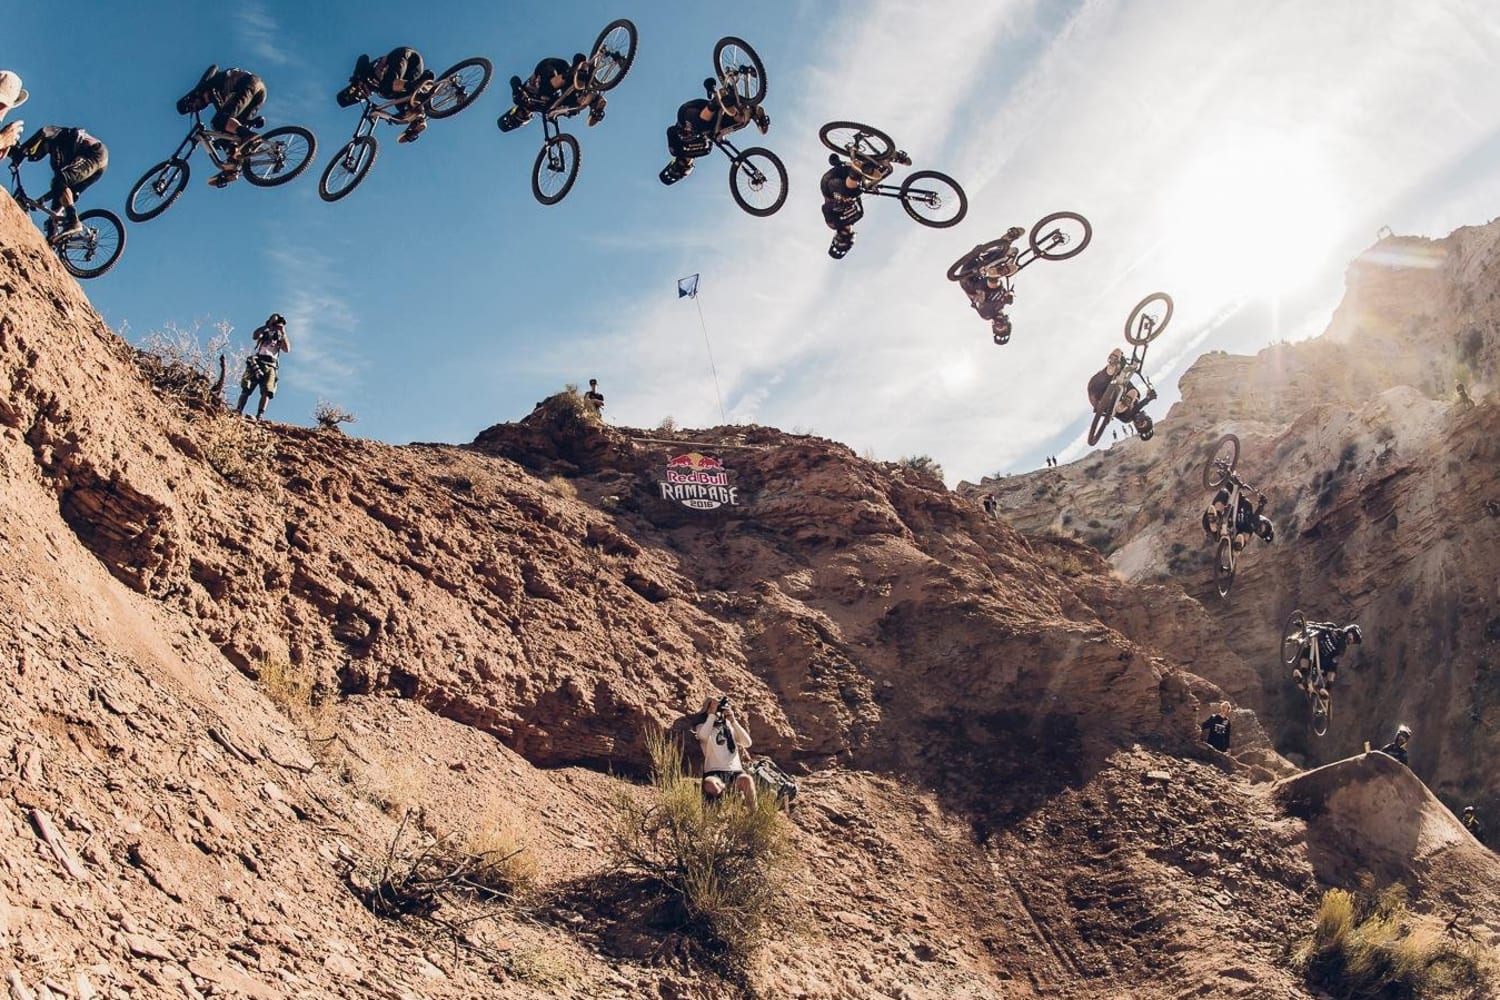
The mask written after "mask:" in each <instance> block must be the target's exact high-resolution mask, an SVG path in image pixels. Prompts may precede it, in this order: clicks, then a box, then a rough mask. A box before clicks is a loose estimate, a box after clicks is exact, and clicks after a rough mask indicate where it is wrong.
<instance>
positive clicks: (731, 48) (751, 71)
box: [714, 35, 766, 104]
mask: <svg viewBox="0 0 1500 1000" xmlns="http://www.w3.org/2000/svg"><path fill="white" fill-rule="evenodd" d="M714 72H715V73H717V74H718V77H719V82H720V83H722V84H723V85H724V86H726V87H728V88H730V89H731V90H733V91H734V92H735V94H736V95H737V96H738V97H739V99H740V102H741V103H742V104H759V103H760V102H761V101H763V100H765V97H766V64H765V63H763V62H761V61H760V56H758V55H756V52H755V50H754V49H752V48H751V47H750V43H749V42H747V41H745V40H744V39H743V38H735V37H734V36H733V35H728V36H726V37H724V38H721V39H719V41H718V42H717V44H715V45H714Z"/></svg>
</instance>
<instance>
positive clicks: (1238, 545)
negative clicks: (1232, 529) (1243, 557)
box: [1230, 535, 1245, 552]
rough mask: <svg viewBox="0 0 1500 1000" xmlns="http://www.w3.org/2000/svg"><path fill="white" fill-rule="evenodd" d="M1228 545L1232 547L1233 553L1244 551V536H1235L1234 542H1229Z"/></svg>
mask: <svg viewBox="0 0 1500 1000" xmlns="http://www.w3.org/2000/svg"><path fill="white" fill-rule="evenodd" d="M1230 544H1231V545H1232V546H1233V547H1234V551H1236V552H1243V551H1244V549H1245V536H1244V535H1235V536H1234V541H1233V542H1231V543H1230Z"/></svg>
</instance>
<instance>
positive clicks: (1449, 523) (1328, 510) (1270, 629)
mask: <svg viewBox="0 0 1500 1000" xmlns="http://www.w3.org/2000/svg"><path fill="white" fill-rule="evenodd" d="M1497 244H1500V225H1497V224H1491V225H1489V226H1485V227H1479V228H1473V229H1463V230H1459V231H1458V232H1456V233H1454V234H1453V235H1452V236H1450V237H1448V238H1447V239H1444V240H1437V241H1428V240H1417V239H1405V238H1395V239H1387V240H1384V241H1382V242H1381V243H1379V244H1377V245H1376V246H1374V247H1372V248H1371V249H1370V250H1369V251H1368V252H1366V253H1365V254H1364V255H1363V256H1362V257H1361V258H1360V259H1359V260H1357V261H1356V262H1355V263H1354V264H1353V265H1352V266H1351V267H1350V269H1349V272H1348V290H1347V294H1346V297H1345V299H1344V302H1343V304H1342V305H1341V306H1340V307H1339V309H1338V311H1337V313H1336V314H1335V316H1334V318H1333V321H1332V323H1331V324H1330V326H1329V329H1328V332H1327V333H1326V334H1324V335H1323V336H1322V337H1319V338H1317V339H1314V340H1311V341H1308V342H1305V343H1299V344H1293V345H1279V346H1276V347H1272V348H1268V349H1266V350H1264V351H1262V352H1261V353H1260V354H1258V355H1257V356H1255V357H1254V358H1244V357H1229V356H1227V355H1224V354H1211V355H1207V356H1205V357H1203V358H1200V359H1199V360H1198V361H1197V362H1196V363H1195V364H1194V365H1193V366H1192V368H1191V369H1190V370H1189V371H1188V372H1187V373H1185V374H1184V375H1183V378H1182V394H1183V398H1182V401H1181V402H1180V403H1178V404H1177V405H1176V406H1174V407H1173V409H1172V411H1171V413H1170V414H1169V415H1168V417H1167V418H1166V419H1165V420H1163V421H1161V422H1160V424H1159V430H1158V433H1157V436H1156V437H1155V438H1154V439H1153V440H1152V441H1149V442H1142V441H1139V440H1137V439H1130V440H1127V441H1124V442H1122V443H1120V444H1118V445H1116V446H1114V447H1113V448H1111V449H1109V450H1108V451H1105V452H1096V453H1092V454H1090V455H1088V456H1086V457H1085V458H1082V459H1080V460H1078V461H1076V462H1073V463H1071V464H1069V465H1067V466H1064V467H1061V468H1057V469H1047V470H1044V471H1040V472H1036V473H1032V474H1029V475H1026V476H1016V477H1011V478H1008V479H1004V480H1001V481H998V482H991V483H986V484H984V488H985V489H986V490H989V491H990V492H993V493H994V494H995V495H996V497H997V498H998V500H999V503H1000V505H1001V508H1002V511H1003V516H1004V517H1005V519H1007V520H1008V521H1010V522H1011V523H1012V524H1014V525H1016V526H1017V527H1019V528H1021V529H1022V530H1023V532H1026V533H1037V532H1049V531H1054V532H1062V533H1064V534H1069V535H1074V534H1076V535H1079V536H1081V537H1082V538H1084V539H1086V540H1087V541H1089V542H1090V543H1091V544H1093V545H1095V546H1097V547H1098V548H1100V549H1101V550H1102V551H1104V552H1105V553H1107V554H1108V555H1109V558H1110V560H1111V562H1112V563H1113V564H1114V566H1115V567H1116V569H1117V570H1118V571H1119V572H1120V573H1122V574H1123V575H1124V576H1125V577H1126V578H1127V579H1129V580H1131V581H1137V582H1150V583H1152V584H1155V585H1159V586H1162V587H1166V588H1168V589H1170V590H1173V591H1176V592H1179V593H1181V594H1182V595H1184V596H1185V597H1187V598H1189V599H1191V601H1192V602H1193V603H1196V604H1197V605H1198V606H1199V607H1200V608H1201V609H1202V612H1201V616H1206V618H1207V620H1208V621H1209V622H1211V623H1212V624H1213V631H1216V632H1217V633H1218V638H1217V639H1213V638H1209V637H1207V636H1204V637H1200V638H1196V639H1195V638H1194V637H1193V636H1192V635H1188V634H1181V633H1180V632H1179V634H1178V636H1177V637H1176V638H1175V639H1174V641H1173V642H1172V643H1171V645H1173V646H1176V645H1177V644H1178V643H1179V642H1180V643H1182V644H1184V645H1186V646H1188V647H1189V648H1196V649H1199V650H1207V649H1212V650H1214V652H1213V653H1212V654H1210V655H1209V656H1207V657H1202V656H1197V655H1192V654H1190V653H1189V652H1188V651H1187V650H1179V651H1177V652H1176V655H1177V656H1178V657H1179V658H1181V659H1182V660H1183V661H1184V662H1187V663H1190V664H1191V666H1192V669H1193V670H1195V671H1196V672H1197V673H1199V674H1201V675H1203V676H1205V677H1209V678H1212V679H1214V680H1216V681H1218V682H1219V683H1221V684H1222V685H1223V686H1224V687H1225V688H1226V689H1228V690H1230V691H1231V692H1233V693H1234V694H1235V696H1236V697H1237V698H1239V699H1241V700H1242V701H1243V702H1244V703H1245V704H1246V705H1248V706H1250V707H1252V708H1254V709H1256V710H1257V712H1258V713H1259V714H1260V716H1261V717H1262V719H1263V721H1265V722H1266V723H1267V725H1268V727H1269V728H1270V729H1271V730H1272V732H1273V734H1274V736H1275V742H1276V745H1277V747H1278V748H1279V749H1281V750H1283V751H1284V752H1286V753H1289V754H1291V755H1293V756H1294V758H1295V759H1299V760H1307V761H1309V762H1312V763H1319V762H1323V761H1329V760H1335V759H1338V758H1340V757H1344V756H1347V755H1349V754H1350V753H1354V752H1357V751H1358V750H1359V748H1360V747H1361V745H1362V743H1363V742H1364V741H1366V740H1369V741H1372V742H1375V744H1376V745H1377V746H1378V745H1380V744H1383V743H1384V742H1386V741H1387V740H1388V739H1389V737H1390V733H1391V731H1392V730H1394V728H1395V727H1396V725H1397V724H1398V723H1401V722H1406V723H1408V724H1410V725H1411V726H1412V727H1413V728H1414V729H1415V730H1416V737H1415V741H1414V743H1413V752H1412V765H1413V768H1414V770H1415V772H1416V773H1417V774H1418V775H1419V776H1421V777H1422V778H1423V779H1424V780H1425V781H1426V782H1427V783H1428V784H1429V785H1430V786H1431V787H1432V788H1433V790H1434V791H1436V792H1437V793H1438V794H1439V796H1441V797H1442V798H1443V799H1444V800H1445V801H1446V802H1448V803H1449V804H1450V805H1452V806H1454V807H1457V806H1459V805H1462V804H1463V803H1464V802H1468V801H1474V802H1477V803H1478V804H1479V806H1480V808H1481V810H1482V811H1489V812H1491V813H1493V812H1495V811H1496V810H1497V809H1500V778H1497V774H1500V771H1497V770H1496V768H1495V767H1494V762H1495V760H1496V759H1497V754H1500V727H1497V725H1496V719H1497V715H1496V712H1497V710H1500V709H1497V698H1500V686H1497V677H1500V674H1497V673H1496V655H1497V653H1496V651H1497V643H1500V575H1497V573H1496V567H1497V566H1500V518H1497V517H1496V516H1494V514H1495V513H1500V507H1492V506H1489V504H1490V502H1491V501H1493V500H1500V485H1497V482H1500V478H1497V473H1500V444H1497V433H1500V398H1497V396H1496V388H1500V378H1497V377H1496V376H1497V369H1496V364H1497V360H1500V332H1497V330H1500V327H1497V323H1496V321H1497V318H1500V301H1497V299H1496V294H1497V293H1496V292H1495V289H1496V288H1497V287H1500V254H1497ZM1456 383H1463V384H1464V387H1465V394H1466V397H1467V398H1464V397H1460V396H1459V395H1458V394H1457V392H1456V390H1455V384H1456ZM1225 433H1234V434H1236V435H1238V436H1239V438H1240V441H1241V443H1242V446H1243V448H1242V452H1241V457H1240V471H1241V473H1242V475H1244V476H1245V477H1246V478H1247V479H1248V480H1249V481H1250V482H1251V483H1253V484H1254V485H1255V486H1257V487H1258V488H1260V489H1262V490H1264V491H1265V492H1266V493H1267V494H1268V495H1269V497H1270V502H1269V504H1268V506H1267V508H1266V512H1267V514H1268V515H1269V516H1271V517H1272V519H1273V520H1274V522H1275V524H1276V530H1277V539H1276V542H1275V544H1274V545H1273V546H1271V547H1265V546H1263V545H1262V544H1261V543H1260V542H1259V541H1253V542H1252V543H1251V545H1250V547H1249V548H1248V549H1247V551H1246V552H1245V553H1244V555H1243V558H1242V559H1241V560H1240V562H1239V570H1238V576H1237V579H1236V580H1235V583H1234V587H1233V590H1232V592H1231V594H1230V596H1229V598H1228V599H1227V600H1221V599H1220V598H1219V597H1218V595H1217V594H1216V593H1215V592H1214V589H1213V580H1212V576H1213V570H1212V552H1211V544H1210V543H1209V542H1208V541H1207V540H1206V539H1205V537H1204V535H1203V532H1202V530H1201V528H1200V526H1199V523H1198V519H1199V515H1200V514H1201V512H1202V510H1203V507H1204V505H1205V504H1206V503H1207V501H1208V499H1209V496H1208V494H1207V493H1205V492H1204V490H1203V487H1202V483H1201V469H1202V465H1203V462H1204V460H1205V453H1206V451H1207V449H1208V448H1209V446H1210V445H1211V444H1212V442H1214V441H1215V440H1217V439H1218V437H1219V436H1220V435H1222V434H1225ZM1293 608H1302V609H1304V610H1306V611H1307V613H1308V614H1309V615H1310V616H1311V617H1313V618H1315V619H1336V620H1339V621H1351V620H1357V621H1359V622H1360V623H1361V624H1362V625H1363V627H1364V630H1365V636H1366V642H1365V644H1364V645H1363V646H1362V647H1361V648H1359V649H1358V650H1357V651H1355V652H1354V653H1351V654H1350V655H1349V656H1348V657H1347V658H1346V659H1347V666H1348V669H1347V670H1345V671H1343V672H1341V675H1340V679H1339V687H1338V688H1337V693H1336V703H1335V718H1334V728H1333V730H1332V731H1331V732H1330V734H1329V735H1328V736H1327V737H1326V738H1323V739H1318V738H1316V737H1314V736H1313V735H1311V733H1310V731H1309V730H1308V727H1307V724H1306V718H1307V712H1306V707H1305V705H1304V704H1303V702H1302V700H1301V698H1300V697H1294V696H1293V695H1292V694H1291V693H1290V692H1289V691H1288V685H1287V684H1286V683H1285V681H1284V678H1283V673H1284V671H1283V668H1281V667H1280V665H1279V660H1278V655H1277V652H1278V650H1277V646H1278V641H1279V630H1280V627H1281V623H1282V622H1283V620H1284V619H1285V617H1286V615H1287V614H1288V613H1289V612H1290V611H1291V610H1292V609H1293ZM1101 616H1104V615H1103V613H1102V612H1101ZM1201 616H1200V617H1201ZM1104 617H1106V620H1108V617H1107V616H1104ZM1117 627H1121V626H1120V625H1118V624H1117ZM1122 630H1124V631H1126V634H1131V635H1137V636H1138V635H1139V633H1138V632H1133V631H1131V630H1130V629H1129V628H1123V629H1122ZM1225 647H1227V650H1232V651H1233V652H1232V653H1230V652H1228V651H1227V650H1226V649H1225ZM1215 662H1218V663H1221V664H1222V665H1223V666H1222V669H1220V668H1216V667H1215V666H1214V663H1215ZM1247 670H1248V671H1249V673H1250V674H1253V675H1255V676H1256V677H1258V678H1259V684H1258V685H1256V684H1249V683H1247Z"/></svg>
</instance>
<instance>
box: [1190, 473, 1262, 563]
mask: <svg viewBox="0 0 1500 1000" xmlns="http://www.w3.org/2000/svg"><path fill="white" fill-rule="evenodd" d="M1242 485H1243V484H1242ZM1247 492H1250V487H1248V486H1243V488H1242V489H1241V490H1240V502H1239V504H1238V510H1237V511H1236V512H1235V519H1234V542H1233V545H1234V551H1236V552H1239V551H1240V550H1241V549H1243V548H1244V547H1245V545H1246V544H1247V543H1249V541H1250V536H1251V535H1256V536H1259V538H1260V540H1261V541H1263V542H1265V543H1266V544H1268V545H1269V544H1270V543H1271V542H1274V541H1275V540H1276V527H1275V526H1274V525H1273V524H1272V523H1271V519H1270V518H1269V517H1266V516H1265V515H1264V514H1262V513H1261V511H1263V510H1265V508H1266V495H1265V494H1264V493H1261V492H1260V491H1258V490H1257V491H1254V492H1255V494H1256V496H1257V497H1258V498H1259V499H1258V500H1257V502H1256V503H1255V504H1253V505H1252V504H1251V503H1250V498H1249V497H1248V496H1246V495H1245V494H1246V493H1247ZM1228 506H1229V486H1228V485H1227V484H1226V485H1225V486H1224V487H1222V488H1221V489H1220V490H1219V492H1217V493H1215V494H1214V498H1213V500H1212V501H1211V502H1210V503H1209V505H1208V508H1207V509H1206V510H1205V511H1204V512H1203V533H1204V534H1206V535H1207V536H1208V537H1209V538H1215V537H1217V536H1218V534H1219V519H1220V518H1221V517H1223V516H1224V508H1226V507H1228Z"/></svg>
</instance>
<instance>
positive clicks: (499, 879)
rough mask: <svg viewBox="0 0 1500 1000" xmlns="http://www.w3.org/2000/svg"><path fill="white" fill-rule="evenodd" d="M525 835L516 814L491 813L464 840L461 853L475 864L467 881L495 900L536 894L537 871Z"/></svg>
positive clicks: (501, 811)
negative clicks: (495, 897)
mask: <svg viewBox="0 0 1500 1000" xmlns="http://www.w3.org/2000/svg"><path fill="white" fill-rule="evenodd" d="M528 833H529V830H528V828H527V826H526V824H524V823H522V822H521V819H520V817H519V816H518V815H517V814H516V813H515V812H513V811H511V810H502V809H493V810H491V811H490V813H489V814H488V815H487V816H485V817H484V819H483V820H481V821H480V823H479V826H478V828H477V829H474V830H472V831H470V832H469V834H468V836H466V837H465V838H464V839H463V843H462V849H463V852H464V853H465V854H468V855H469V856H471V857H473V858H475V859H476V862H477V864H476V866H475V868H474V871H473V873H472V874H471V875H470V879H471V880H472V881H473V882H474V883H476V884H477V885H480V886H482V887H483V888H485V889H487V890H489V891H490V892H492V893H494V894H495V895H497V896H505V897H507V898H510V899H516V900H521V899H525V898H527V897H529V896H530V895H531V894H532V893H533V892H534V891H535V890H536V887H537V881H538V877H539V875H540V868H539V866H538V865H537V860H536V857H535V855H533V854H532V853H531V852H530V851H529V850H528V847H529V846H530V845H529V843H528V840H529V839H530V838H529V836H528Z"/></svg>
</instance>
